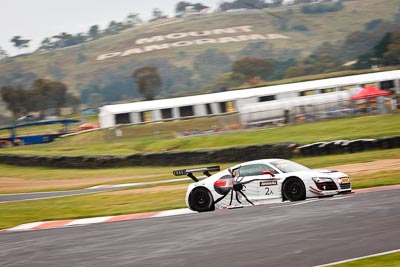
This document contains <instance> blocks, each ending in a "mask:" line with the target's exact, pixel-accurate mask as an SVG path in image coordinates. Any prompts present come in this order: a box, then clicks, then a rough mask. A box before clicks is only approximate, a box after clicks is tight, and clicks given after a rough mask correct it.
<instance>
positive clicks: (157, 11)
mask: <svg viewBox="0 0 400 267" xmlns="http://www.w3.org/2000/svg"><path fill="white" fill-rule="evenodd" d="M152 15H153V18H152V19H151V20H158V19H162V18H165V17H166V16H164V13H163V12H162V11H161V9H159V8H154V9H153V11H152Z"/></svg>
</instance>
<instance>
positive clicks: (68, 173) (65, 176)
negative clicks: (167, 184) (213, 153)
mask: <svg viewBox="0 0 400 267" xmlns="http://www.w3.org/2000/svg"><path fill="white" fill-rule="evenodd" d="M398 158H400V148H397V149H387V150H376V151H368V152H362V153H356V154H341V155H329V156H321V157H304V158H295V159H293V160H294V161H296V162H299V163H301V164H304V165H305V166H308V167H310V168H324V167H326V166H334V165H342V164H350V163H362V162H370V161H374V160H380V159H398ZM233 164H236V163H225V164H219V163H214V164H211V163H210V164H207V165H210V166H211V165H221V168H222V169H224V168H228V167H229V166H232V165H233ZM185 167H187V168H191V167H199V165H194V166H185ZM156 168H157V171H156V172H155V171H154V170H155V168H154V167H125V168H104V169H58V168H50V167H22V166H12V165H0V181H1V177H8V178H20V179H24V180H27V181H31V182H32V184H34V183H35V181H54V180H78V179H81V178H82V177H84V178H85V179H86V180H87V184H86V185H84V186H71V185H69V186H68V184H63V185H60V186H59V187H57V188H54V187H51V188H50V187H48V188H46V187H45V186H44V187H42V188H40V189H34V190H33V189H32V190H18V191H10V190H6V189H4V188H3V189H0V193H21V192H35V191H54V190H67V189H81V188H87V187H89V186H95V185H99V184H100V183H99V182H95V181H93V182H90V180H91V179H96V178H110V177H112V178H113V179H112V180H111V179H110V181H107V182H102V183H101V184H121V183H137V182H150V181H160V180H167V179H173V178H176V177H174V176H173V175H172V170H174V169H175V168H182V167H172V166H171V167H156ZM380 175H383V174H380ZM385 176H388V181H387V182H386V183H389V184H393V183H395V184H396V183H397V180H396V178H395V177H392V178H391V174H390V173H389V174H388V175H386V174H385ZM368 177H369V178H370V179H373V178H371V177H375V176H368ZM364 183H365V186H371V184H370V183H369V181H365V182H364ZM372 183H374V182H372ZM365 186H364V185H361V187H365Z"/></svg>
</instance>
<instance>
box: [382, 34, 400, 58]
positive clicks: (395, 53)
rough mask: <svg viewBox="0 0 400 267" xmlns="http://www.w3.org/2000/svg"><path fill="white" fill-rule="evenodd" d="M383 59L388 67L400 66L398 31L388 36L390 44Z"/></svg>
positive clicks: (399, 36) (399, 37) (399, 35)
mask: <svg viewBox="0 0 400 267" xmlns="http://www.w3.org/2000/svg"><path fill="white" fill-rule="evenodd" d="M383 58H384V59H385V61H386V62H387V64H388V65H396V64H400V29H399V30H397V31H395V32H393V33H392V34H391V35H390V44H389V45H388V47H387V51H386V52H385V53H384V54H383Z"/></svg>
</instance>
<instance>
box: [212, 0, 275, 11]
mask: <svg viewBox="0 0 400 267" xmlns="http://www.w3.org/2000/svg"><path fill="white" fill-rule="evenodd" d="M268 6H269V5H268V4H267V3H265V2H264V1H263V0H235V1H233V2H222V3H220V5H219V8H220V9H221V10H222V11H227V10H232V9H242V8H245V9H263V8H266V7H268Z"/></svg>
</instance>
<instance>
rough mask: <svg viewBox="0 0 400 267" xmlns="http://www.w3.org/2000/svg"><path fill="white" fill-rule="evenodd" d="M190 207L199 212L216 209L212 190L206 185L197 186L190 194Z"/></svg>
mask: <svg viewBox="0 0 400 267" xmlns="http://www.w3.org/2000/svg"><path fill="white" fill-rule="evenodd" d="M189 207H190V209H191V210H194V211H198V212H203V211H211V210H214V209H215V208H214V201H213V197H212V195H211V193H210V191H208V190H207V189H206V188H204V187H198V188H195V189H194V190H193V191H192V192H191V193H190V195H189Z"/></svg>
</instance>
